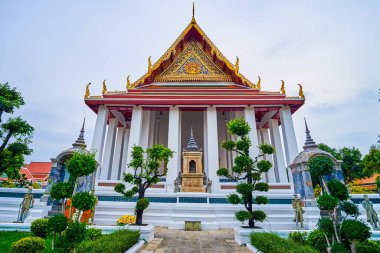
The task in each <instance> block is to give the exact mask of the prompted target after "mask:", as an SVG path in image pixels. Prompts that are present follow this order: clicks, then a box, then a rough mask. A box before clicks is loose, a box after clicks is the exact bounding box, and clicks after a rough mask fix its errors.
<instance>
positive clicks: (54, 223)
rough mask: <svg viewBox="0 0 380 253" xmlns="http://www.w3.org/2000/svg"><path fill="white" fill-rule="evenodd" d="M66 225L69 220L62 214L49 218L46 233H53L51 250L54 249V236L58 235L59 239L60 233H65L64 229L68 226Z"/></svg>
mask: <svg viewBox="0 0 380 253" xmlns="http://www.w3.org/2000/svg"><path fill="white" fill-rule="evenodd" d="M68 223H69V220H68V219H67V218H66V217H65V216H64V215H63V214H58V215H54V216H52V217H50V218H49V220H48V224H47V230H48V232H50V233H53V239H52V242H51V249H54V244H55V240H56V235H57V234H58V235H59V237H61V236H62V232H63V231H65V229H66V228H67V226H68Z"/></svg>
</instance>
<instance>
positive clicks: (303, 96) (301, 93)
mask: <svg viewBox="0 0 380 253" xmlns="http://www.w3.org/2000/svg"><path fill="white" fill-rule="evenodd" d="M297 85H298V86H299V87H300V90H299V92H298V95H299V96H300V97H301V98H303V99H305V94H303V89H302V85H301V84H297Z"/></svg>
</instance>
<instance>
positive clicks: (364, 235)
mask: <svg viewBox="0 0 380 253" xmlns="http://www.w3.org/2000/svg"><path fill="white" fill-rule="evenodd" d="M340 231H341V234H342V238H344V239H346V240H348V241H349V242H350V248H351V252H352V253H356V243H357V242H363V241H365V240H367V239H368V238H370V237H371V232H370V228H369V227H368V226H367V225H366V224H364V223H363V222H361V221H359V220H345V221H343V223H342V226H341V230H340Z"/></svg>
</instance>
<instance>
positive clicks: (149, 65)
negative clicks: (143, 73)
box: [148, 56, 152, 73]
mask: <svg viewBox="0 0 380 253" xmlns="http://www.w3.org/2000/svg"><path fill="white" fill-rule="evenodd" d="M151 58H152V56H149V58H148V72H149V73H151V72H152V60H151Z"/></svg>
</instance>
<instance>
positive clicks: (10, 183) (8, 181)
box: [1, 180, 16, 188]
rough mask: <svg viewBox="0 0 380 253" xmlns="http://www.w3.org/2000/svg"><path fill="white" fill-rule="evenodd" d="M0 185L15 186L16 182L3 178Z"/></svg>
mask: <svg viewBox="0 0 380 253" xmlns="http://www.w3.org/2000/svg"><path fill="white" fill-rule="evenodd" d="M1 187H3V188H16V184H15V183H14V182H12V181H11V180H4V181H3V182H1Z"/></svg>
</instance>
